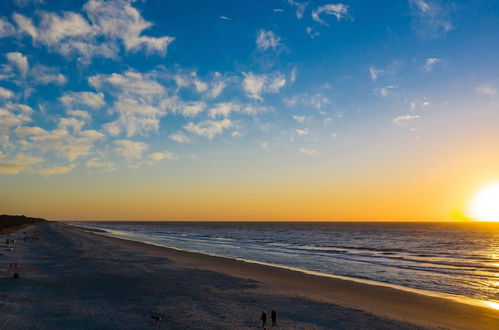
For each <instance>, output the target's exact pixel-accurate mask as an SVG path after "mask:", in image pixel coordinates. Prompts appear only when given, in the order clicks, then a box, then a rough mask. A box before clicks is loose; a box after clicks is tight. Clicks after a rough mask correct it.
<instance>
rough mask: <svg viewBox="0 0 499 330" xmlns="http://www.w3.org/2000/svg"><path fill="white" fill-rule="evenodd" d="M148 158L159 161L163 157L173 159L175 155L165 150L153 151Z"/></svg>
mask: <svg viewBox="0 0 499 330" xmlns="http://www.w3.org/2000/svg"><path fill="white" fill-rule="evenodd" d="M149 158H150V159H151V160H152V161H154V162H159V161H161V160H163V159H170V160H171V159H175V158H176V157H175V155H174V154H173V153H172V152H170V151H165V152H153V153H152V154H151V155H150V156H149Z"/></svg>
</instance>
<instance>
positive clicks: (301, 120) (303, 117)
mask: <svg viewBox="0 0 499 330" xmlns="http://www.w3.org/2000/svg"><path fill="white" fill-rule="evenodd" d="M293 119H294V120H296V121H297V122H299V123H304V122H305V121H306V120H308V118H307V117H306V116H293Z"/></svg>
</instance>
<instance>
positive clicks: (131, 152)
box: [114, 140, 149, 160]
mask: <svg viewBox="0 0 499 330" xmlns="http://www.w3.org/2000/svg"><path fill="white" fill-rule="evenodd" d="M114 144H115V145H116V148H115V150H116V152H117V153H118V154H120V155H121V156H123V157H125V158H127V159H128V160H132V159H138V158H141V157H142V154H143V153H144V152H145V151H146V150H147V149H149V146H148V145H147V144H146V143H144V142H137V141H132V140H116V141H114Z"/></svg>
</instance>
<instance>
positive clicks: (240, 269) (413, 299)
mask: <svg viewBox="0 0 499 330" xmlns="http://www.w3.org/2000/svg"><path fill="white" fill-rule="evenodd" d="M67 226H70V227H74V226H72V225H67ZM75 229H76V228H75ZM76 230H79V231H83V232H84V230H82V229H76ZM85 235H92V236H99V237H101V239H103V240H106V241H107V242H112V243H114V244H118V245H121V246H126V247H128V248H133V249H138V250H141V251H142V252H146V253H149V254H152V255H157V256H163V257H166V258H168V259H171V260H173V261H175V262H177V263H180V264H181V265H182V267H188V268H195V269H203V270H211V271H214V272H218V273H222V274H225V275H229V276H234V277H238V278H245V279H250V280H255V281H259V282H262V283H264V284H265V286H266V287H267V288H268V287H271V288H272V290H273V291H275V292H278V293H279V294H284V295H297V296H302V297H306V298H308V299H312V300H315V301H320V302H326V303H332V304H338V305H341V306H346V307H349V308H355V309H360V310H363V311H366V312H368V313H372V314H374V315H378V316H381V317H387V318H390V319H395V320H399V321H402V322H409V323H411V324H417V325H420V326H426V327H443V328H453V329H473V328H482V329H495V328H497V326H498V325H499V311H498V310H495V309H493V308H491V307H486V306H483V305H482V306H478V305H475V304H469V303H464V302H462V301H457V300H455V299H449V298H447V297H445V298H444V297H441V296H438V297H435V296H431V295H424V294H421V293H416V292H413V291H409V290H401V289H398V288H394V287H391V286H383V285H373V284H368V283H365V282H363V281H353V280H351V279H350V278H347V279H343V278H338V277H336V276H321V275H322V274H313V273H310V272H307V273H305V272H303V271H299V270H294V269H287V268H283V267H278V266H275V265H266V264H262V263H258V262H248V261H246V260H237V259H232V258H227V257H221V256H213V255H208V254H203V253H199V252H191V251H185V250H181V249H176V248H169V247H164V246H159V245H155V244H150V243H145V242H139V241H133V240H127V239H124V238H118V237H112V236H108V235H102V234H90V233H87V232H85Z"/></svg>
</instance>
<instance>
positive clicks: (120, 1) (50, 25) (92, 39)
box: [0, 0, 175, 63]
mask: <svg viewBox="0 0 499 330" xmlns="http://www.w3.org/2000/svg"><path fill="white" fill-rule="evenodd" d="M133 2H134V0H110V1H104V0H89V1H88V2H87V3H86V4H85V5H84V6H83V9H84V12H85V14H86V17H88V20H87V19H86V18H84V17H83V16H82V15H81V14H79V13H75V12H70V11H62V12H47V11H39V12H38V16H39V25H38V26H36V25H35V24H34V23H33V21H32V19H31V18H28V17H26V16H24V15H22V14H19V13H14V14H13V16H12V18H13V20H14V21H15V23H16V25H17V27H18V31H19V33H21V34H26V35H28V36H30V37H31V38H32V40H33V44H34V45H35V46H37V45H39V44H42V45H45V46H46V47H47V48H48V49H49V50H50V51H54V52H56V53H59V54H61V55H65V56H77V57H78V60H79V61H82V62H83V63H88V62H89V61H90V59H91V58H93V57H96V56H101V57H104V58H117V55H118V52H119V44H120V42H121V44H122V45H123V46H124V48H125V51H126V52H136V51H139V50H144V51H145V52H146V53H147V54H152V53H156V54H159V55H161V56H164V55H165V54H166V50H167V47H168V45H169V44H170V43H172V42H173V41H174V40H175V38H173V37H170V36H162V37H152V36H146V35H143V32H144V31H145V30H147V29H149V28H150V27H152V26H153V24H152V23H151V22H148V21H146V20H144V18H143V17H142V15H141V14H140V12H139V11H138V10H137V9H136V8H134V7H132V5H131V4H132V3H133ZM4 25H5V24H4ZM0 26H2V25H0ZM5 26H6V28H4V30H6V29H8V28H7V27H8V25H5Z"/></svg>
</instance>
